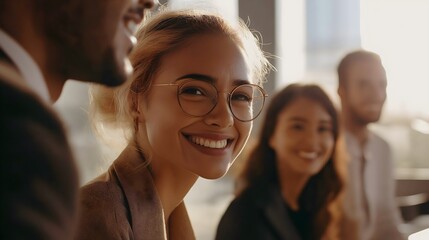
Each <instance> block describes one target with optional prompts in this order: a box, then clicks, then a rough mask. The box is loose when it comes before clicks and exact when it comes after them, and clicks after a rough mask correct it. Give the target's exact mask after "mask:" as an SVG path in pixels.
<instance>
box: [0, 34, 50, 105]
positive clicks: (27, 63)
mask: <svg viewBox="0 0 429 240" xmlns="http://www.w3.org/2000/svg"><path fill="white" fill-rule="evenodd" d="M0 49H2V51H3V55H4V56H5V57H4V58H5V59H6V61H9V62H13V64H12V65H14V66H15V67H16V68H17V69H18V71H19V73H20V75H21V76H22V80H23V81H24V83H25V84H26V85H28V86H29V88H30V89H32V91H34V92H35V93H36V94H37V95H39V97H40V98H42V99H43V100H44V101H46V102H49V103H51V100H50V95H49V90H48V86H47V84H46V82H45V79H44V77H43V74H42V71H41V70H40V68H39V66H38V65H37V63H36V61H35V60H34V59H33V57H32V56H31V55H30V54H29V53H28V52H27V51H26V50H25V49H24V48H23V47H22V46H21V45H20V44H19V43H18V42H17V41H16V40H15V39H13V38H12V37H11V36H9V35H8V34H7V33H6V32H5V31H3V30H2V29H1V28H0ZM7 59H8V60H7Z"/></svg>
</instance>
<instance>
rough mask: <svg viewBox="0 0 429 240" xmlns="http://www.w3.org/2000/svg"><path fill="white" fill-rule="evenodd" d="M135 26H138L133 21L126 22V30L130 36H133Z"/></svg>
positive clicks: (135, 29)
mask: <svg viewBox="0 0 429 240" xmlns="http://www.w3.org/2000/svg"><path fill="white" fill-rule="evenodd" d="M137 26H138V25H137V24H136V23H135V22H133V21H128V22H127V28H128V30H129V31H130V32H131V33H132V34H134V33H135V32H136V31H137Z"/></svg>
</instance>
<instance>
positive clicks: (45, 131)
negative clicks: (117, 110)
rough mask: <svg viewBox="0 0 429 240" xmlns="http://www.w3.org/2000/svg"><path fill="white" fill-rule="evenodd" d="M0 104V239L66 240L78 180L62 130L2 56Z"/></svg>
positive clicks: (71, 227) (70, 234) (73, 217)
mask: <svg viewBox="0 0 429 240" xmlns="http://www.w3.org/2000/svg"><path fill="white" fill-rule="evenodd" d="M0 51H1V50H0ZM1 56H3V57H1ZM0 106H1V109H0V114H1V116H0V138H1V142H0V149H1V150H0V156H1V167H0V171H1V198H0V199H1V202H0V203H1V204H0V206H1V223H0V226H1V228H2V230H1V231H0V232H1V235H0V238H1V239H72V237H73V232H74V228H75V221H76V212H77V209H76V208H77V189H78V176H77V170H76V166H75V163H74V160H73V157H72V154H71V150H70V147H69V145H68V142H67V140H66V136H65V132H64V129H63V126H62V124H61V122H60V120H59V118H58V116H57V115H56V114H55V113H54V111H53V110H52V107H51V106H49V105H48V104H46V103H45V102H43V101H42V100H41V99H40V98H39V97H38V96H36V95H35V94H34V93H33V92H32V90H30V89H29V88H28V87H27V86H26V85H25V84H24V82H23V79H22V77H21V76H20V74H19V73H18V72H17V70H16V68H15V67H14V66H13V65H11V64H10V61H8V60H7V59H6V58H5V54H4V53H2V54H0Z"/></svg>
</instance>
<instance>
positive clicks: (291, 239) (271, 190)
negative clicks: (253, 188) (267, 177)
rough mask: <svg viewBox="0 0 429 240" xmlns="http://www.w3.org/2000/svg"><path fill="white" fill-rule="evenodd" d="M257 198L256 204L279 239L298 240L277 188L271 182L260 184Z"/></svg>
mask: <svg viewBox="0 0 429 240" xmlns="http://www.w3.org/2000/svg"><path fill="white" fill-rule="evenodd" d="M262 185H263V186H260V188H259V189H260V192H259V193H258V196H257V199H258V200H259V201H258V205H259V206H260V207H261V208H262V209H263V210H264V214H265V217H266V218H267V220H268V221H269V222H270V223H271V225H272V226H273V227H274V229H275V230H276V231H277V233H278V235H279V236H280V237H281V239H286V240H299V239H301V238H300V236H299V235H298V233H297V231H296V229H295V226H294V224H293V222H292V221H291V219H290V218H289V216H288V215H287V212H288V211H287V209H286V204H285V203H284V200H283V198H282V197H281V195H280V192H279V189H278V188H277V187H275V186H273V185H272V184H269V183H267V184H265V185H264V184H262Z"/></svg>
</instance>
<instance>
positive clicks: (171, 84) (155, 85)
mask: <svg viewBox="0 0 429 240" xmlns="http://www.w3.org/2000/svg"><path fill="white" fill-rule="evenodd" d="M192 81H200V80H195V79H190V80H187V81H183V83H156V84H152V85H151V86H153V87H163V86H177V93H176V97H177V102H178V103H179V106H180V108H181V109H182V111H183V112H184V113H186V114H188V115H189V116H193V117H204V116H207V115H209V114H210V113H211V112H212V111H213V109H215V108H216V106H217V104H218V102H219V101H218V99H219V94H220V93H226V94H228V98H227V102H228V107H229V110H230V111H231V113H232V115H233V116H234V118H235V119H237V120H238V121H240V122H251V121H253V120H255V119H256V118H257V117H259V115H260V114H261V113H262V110H263V109H264V106H265V99H266V98H267V97H268V96H269V95H268V94H267V93H266V92H265V90H264V89H263V88H262V87H261V86H259V85H258V84H253V83H245V84H240V85H238V86H235V87H234V88H233V89H232V90H231V91H230V92H220V91H219V90H218V89H217V87H216V86H215V85H214V84H212V83H208V84H210V85H212V86H213V88H214V89H215V90H216V93H217V98H216V103H215V104H214V105H213V107H212V108H211V109H210V110H209V111H208V112H207V113H205V114H203V115H192V114H190V113H188V112H186V111H185V110H184V109H183V107H182V104H181V102H180V99H179V96H180V93H179V90H180V89H181V87H182V86H183V85H184V84H186V83H188V82H192ZM249 85H250V86H253V87H257V88H258V89H259V90H260V91H261V93H262V96H263V97H264V98H263V101H262V107H261V110H260V111H259V113H258V114H257V115H256V116H254V117H253V118H252V119H250V120H241V119H239V118H238V117H237V116H235V114H234V111H233V110H232V106H231V97H232V94H231V93H233V92H234V91H235V90H236V89H237V88H239V87H242V86H249Z"/></svg>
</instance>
